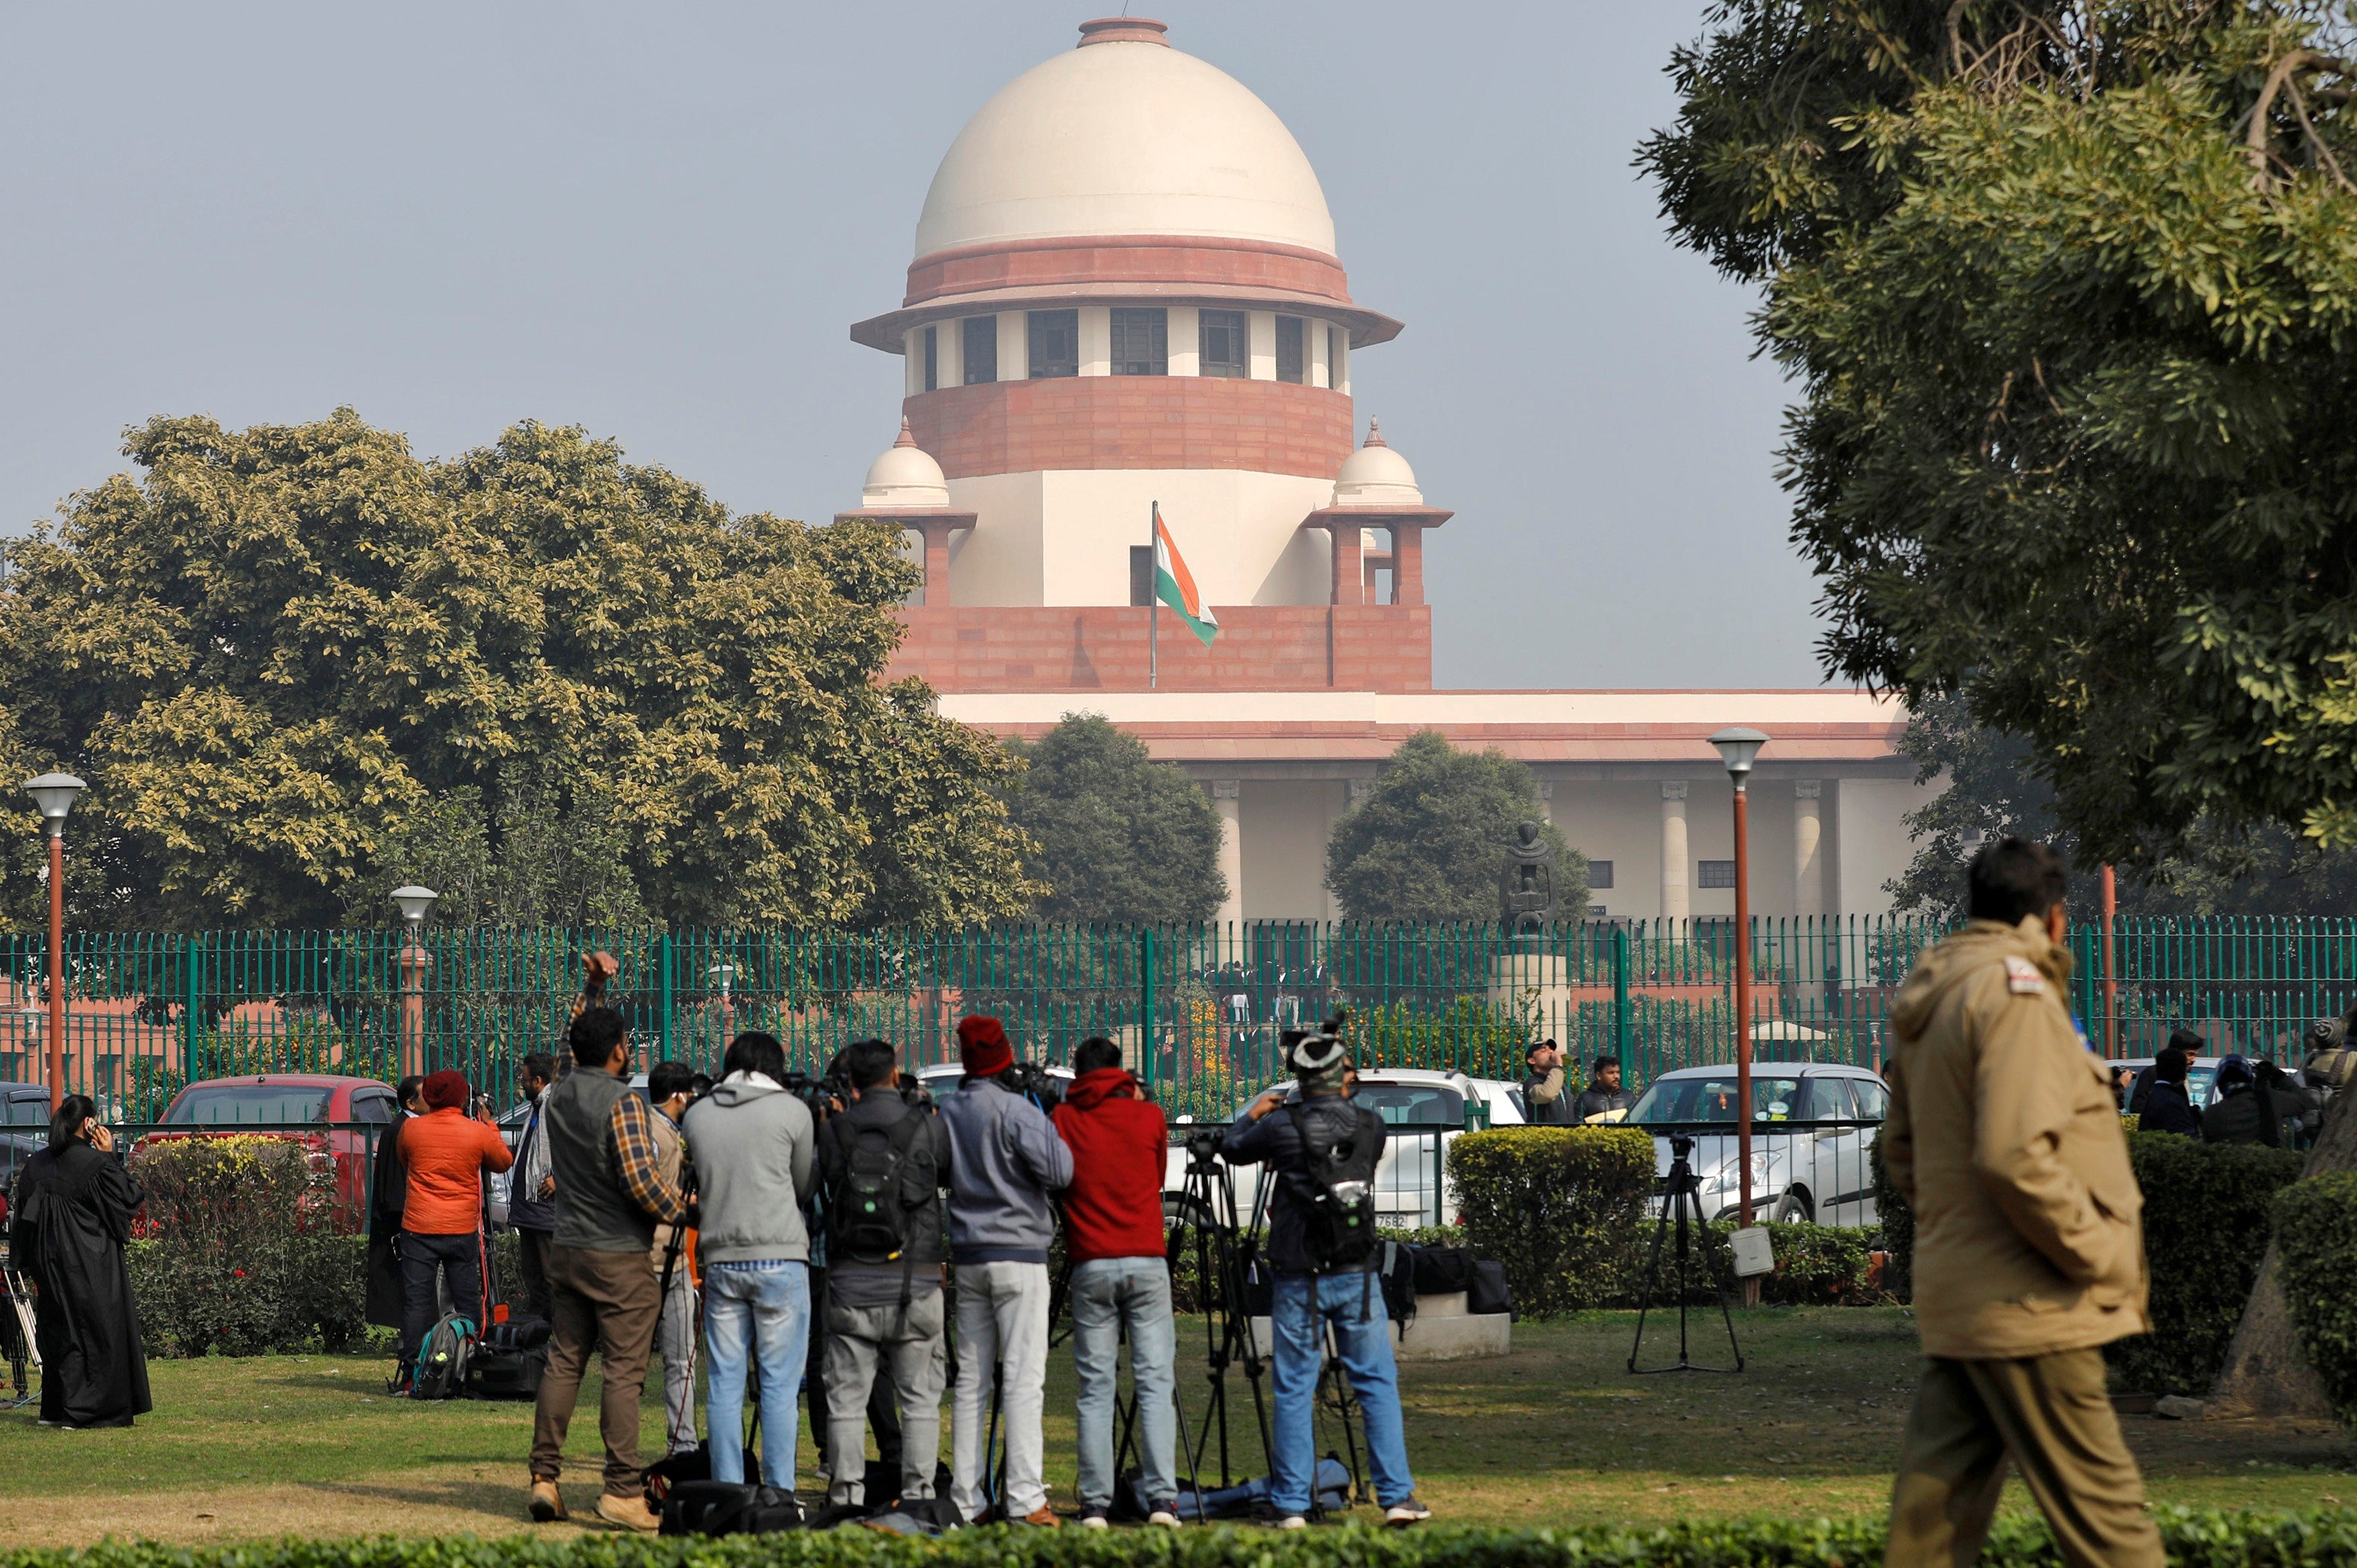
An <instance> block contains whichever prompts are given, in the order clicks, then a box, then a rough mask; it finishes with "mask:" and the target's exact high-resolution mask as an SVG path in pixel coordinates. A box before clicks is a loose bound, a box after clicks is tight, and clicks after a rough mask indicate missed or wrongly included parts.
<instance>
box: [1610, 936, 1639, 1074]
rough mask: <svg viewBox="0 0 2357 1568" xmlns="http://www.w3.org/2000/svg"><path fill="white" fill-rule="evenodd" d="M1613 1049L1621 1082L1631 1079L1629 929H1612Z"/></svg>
mask: <svg viewBox="0 0 2357 1568" xmlns="http://www.w3.org/2000/svg"><path fill="white" fill-rule="evenodd" d="M1612 1049H1613V1051H1614V1053H1615V1054H1616V1055H1618V1056H1619V1057H1620V1081H1621V1083H1622V1084H1623V1085H1627V1084H1629V1083H1631V1082H1633V1081H1634V1079H1631V1077H1630V1071H1629V1069H1630V1066H1631V1063H1630V1061H1629V928H1628V927H1626V926H1615V927H1613V928H1612Z"/></svg>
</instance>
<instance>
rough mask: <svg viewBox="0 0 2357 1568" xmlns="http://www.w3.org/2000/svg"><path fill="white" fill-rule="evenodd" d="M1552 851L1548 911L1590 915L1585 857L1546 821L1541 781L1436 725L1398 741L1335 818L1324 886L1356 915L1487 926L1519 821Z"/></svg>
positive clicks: (1565, 916) (1568, 919) (1573, 917)
mask: <svg viewBox="0 0 2357 1568" xmlns="http://www.w3.org/2000/svg"><path fill="white" fill-rule="evenodd" d="M1533 821H1537V822H1541V826H1540V830H1539V832H1540V836H1541V838H1542V839H1543V840H1544V842H1545V843H1547V844H1548V845H1549V846H1550V847H1551V848H1553V849H1554V851H1555V918H1557V919H1558V920H1561V921H1563V922H1564V923H1566V924H1573V923H1577V921H1579V920H1581V919H1583V918H1586V917H1587V857H1586V856H1585V855H1583V854H1580V853H1579V852H1578V851H1577V850H1576V849H1574V848H1572V847H1571V846H1570V845H1569V844H1567V843H1565V842H1564V837H1563V834H1562V833H1561V832H1557V831H1556V829H1555V824H1553V823H1552V822H1544V820H1543V814H1542V812H1541V811H1540V809H1539V787H1538V780H1537V779H1534V778H1533V777H1532V776H1531V770H1530V769H1529V768H1525V767H1523V765H1522V764H1521V763H1519V762H1516V761H1515V760H1514V759H1513V758H1512V757H1508V756H1507V755H1506V754H1505V753H1504V752H1501V751H1459V750H1458V749H1457V748H1456V747H1455V746H1450V745H1449V744H1448V736H1444V735H1442V734H1441V733H1440V732H1439V731H1438V730H1423V731H1420V732H1418V733H1417V734H1415V735H1412V736H1408V737H1407V739H1406V740H1405V741H1403V742H1401V743H1400V748H1399V749H1398V750H1397V751H1395V752H1394V753H1392V757H1391V760H1390V761H1389V762H1388V763H1386V764H1385V765H1384V767H1383V776H1382V777H1381V778H1379V779H1376V780H1375V785H1374V788H1373V789H1370V790H1368V791H1367V794H1366V798H1365V799H1364V800H1361V801H1360V802H1359V803H1358V804H1357V805H1355V806H1353V807H1351V810H1350V811H1347V812H1345V813H1344V814H1343V816H1342V820H1341V821H1340V822H1336V823H1335V824H1334V833H1333V837H1332V838H1330V839H1329V840H1328V842H1327V845H1326V886H1328V887H1329V888H1331V889H1332V890H1333V893H1334V897H1336V898H1338V899H1340V901H1341V905H1342V913H1343V914H1344V915H1345V916H1346V917H1347V918H1351V919H1353V920H1377V921H1379V920H1403V921H1415V922H1417V923H1421V924H1431V925H1441V924H1452V925H1453V924H1472V925H1494V924H1496V923H1497V919H1498V874H1499V872H1500V871H1501V869H1502V868H1503V867H1504V865H1505V864H1506V848H1507V846H1508V845H1509V844H1511V843H1513V842H1514V832H1515V829H1516V827H1517V826H1518V825H1519V824H1521V823H1523V822H1533Z"/></svg>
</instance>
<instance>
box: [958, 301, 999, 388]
mask: <svg viewBox="0 0 2357 1568" xmlns="http://www.w3.org/2000/svg"><path fill="white" fill-rule="evenodd" d="M963 327H964V328H965V384H966V385H968V386H973V385H974V384H975V383H977V382H980V381H996V380H997V379H998V317H996V316H969V317H966V318H965V320H964V322H963Z"/></svg>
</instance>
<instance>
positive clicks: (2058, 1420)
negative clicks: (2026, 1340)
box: [1884, 1350, 2162, 1568]
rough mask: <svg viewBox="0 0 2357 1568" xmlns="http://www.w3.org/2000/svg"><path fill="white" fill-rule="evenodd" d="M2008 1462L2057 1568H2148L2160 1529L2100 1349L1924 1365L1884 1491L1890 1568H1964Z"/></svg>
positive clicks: (1974, 1553) (1975, 1553)
mask: <svg viewBox="0 0 2357 1568" xmlns="http://www.w3.org/2000/svg"><path fill="white" fill-rule="evenodd" d="M2008 1458H2010V1459H2011V1460H2012V1461H2013V1463H2014V1465H2015V1466H2016V1467H2017V1468H2018V1469H2019V1470H2020V1472H2021V1478H2022V1481H2023V1482H2024V1484H2026V1485H2027V1486H2028V1487H2029V1493H2030V1496H2032V1497H2034V1498H2037V1499H2038V1506H2039V1507H2040V1509H2044V1510H2045V1513H2046V1521H2047V1523H2048V1524H2049V1525H2050V1526H2051V1527H2052V1528H2053V1530H2054V1539H2055V1541H2056V1542H2057V1543H2058V1544H2059V1545H2060V1546H2061V1549H2062V1560H2063V1561H2064V1562H2065V1563H2072V1564H2103V1565H2104V1568H2122V1565H2127V1564H2134V1565H2136V1568H2146V1565H2149V1568H2159V1564H2160V1563H2161V1561H2162V1558H2161V1551H2160V1532H2159V1531H2158V1530H2156V1529H2155V1528H2154V1527H2153V1522H2152V1517H2151V1515H2149V1514H2147V1512H2146V1511H2145V1507H2144V1477H2142V1476H2141V1475H2139V1474H2138V1473H2137V1471H2136V1460H2135V1459H2134V1458H2133V1457H2132V1456H2130V1455H2129V1453H2128V1449H2127V1444H2126V1441H2125V1440H2124V1439H2123V1438H2122V1437H2121V1436H2120V1423H2119V1417H2118V1416H2117V1415H2115V1414H2114V1413H2113V1411H2112V1402H2111V1396H2110V1394H2109V1393H2108V1392H2107V1391H2106V1390H2105V1388H2104V1353H2103V1352H2102V1351H2101V1350H2063V1351H2058V1352H2056V1353H2055V1354H2053V1355H2050V1356H2035V1357H2031V1358H2029V1359H2026V1360H2019V1361H1952V1360H1943V1359H1932V1360H1930V1361H1927V1362H1925V1363H1924V1368H1923V1380H1922V1382H1921V1384H1920V1385H1919V1386H1918V1387H1917V1389H1916V1391H1915V1405H1914V1408H1913V1409H1912V1410H1911V1411H1910V1412H1908V1416H1907V1435H1906V1438H1905V1440H1904V1442H1903V1443H1902V1444H1901V1446H1900V1456H1899V1480H1898V1484H1897V1485H1896V1486H1895V1487H1893V1488H1892V1492H1891V1498H1890V1547H1889V1553H1888V1555H1887V1556H1886V1557H1885V1558H1884V1562H1885V1563H1888V1564H1889V1568H1970V1565H1971V1564H1972V1563H1973V1562H1974V1560H1975V1559H1976V1558H1977V1557H1979V1555H1980V1551H1981V1543H1982V1541H1984V1540H1986V1538H1987V1535H1988V1530H1989V1520H1990V1518H1991V1517H1992V1516H1993V1515H1994V1514H1995V1513H1996V1502H1997V1493H1998V1492H1999V1491H2000V1490H2001V1489H2002V1488H2003V1487H2004V1486H2005V1462H2006V1461H2007V1459H2008Z"/></svg>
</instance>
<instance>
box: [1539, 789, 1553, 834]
mask: <svg viewBox="0 0 2357 1568" xmlns="http://www.w3.org/2000/svg"><path fill="white" fill-rule="evenodd" d="M1539 821H1541V822H1547V823H1553V822H1554V821H1555V784H1554V781H1553V780H1551V779H1540V780H1539Z"/></svg>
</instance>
